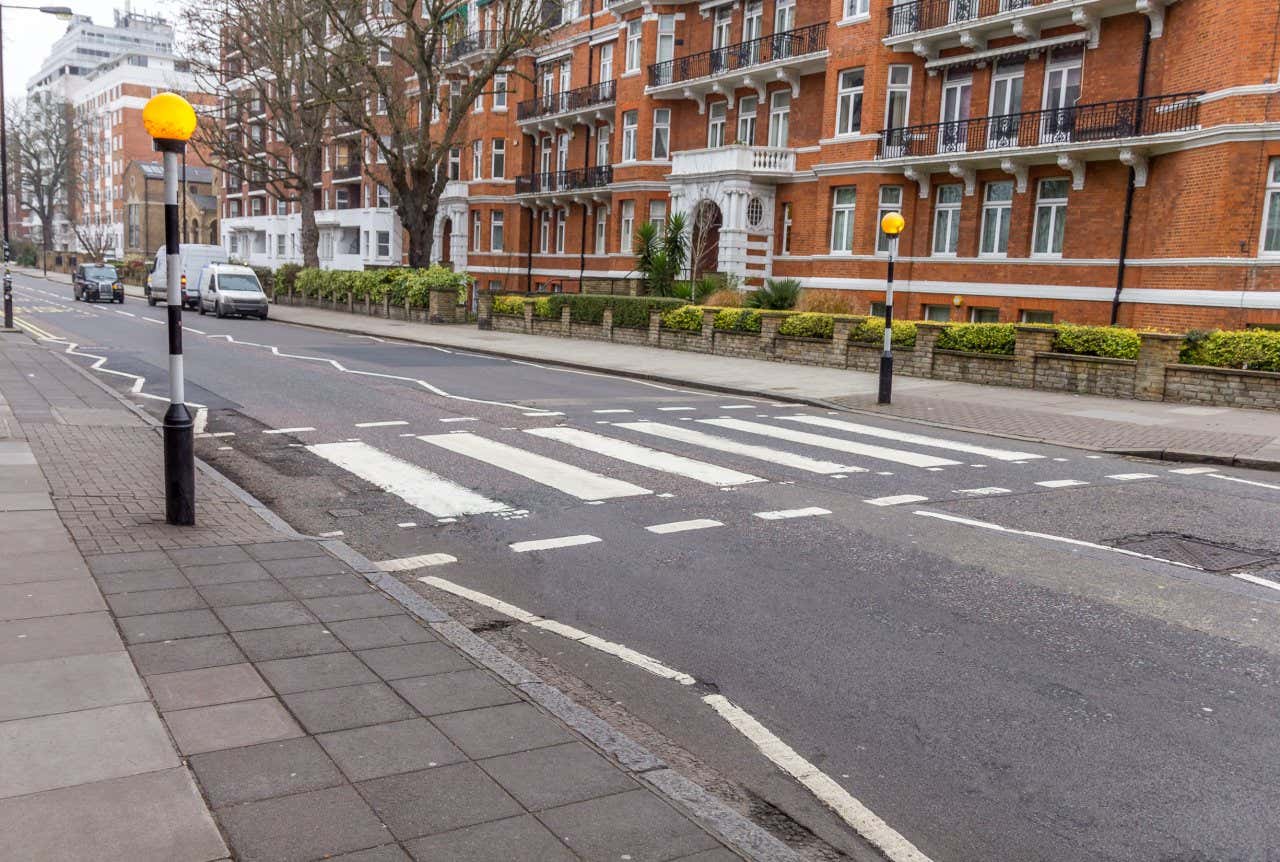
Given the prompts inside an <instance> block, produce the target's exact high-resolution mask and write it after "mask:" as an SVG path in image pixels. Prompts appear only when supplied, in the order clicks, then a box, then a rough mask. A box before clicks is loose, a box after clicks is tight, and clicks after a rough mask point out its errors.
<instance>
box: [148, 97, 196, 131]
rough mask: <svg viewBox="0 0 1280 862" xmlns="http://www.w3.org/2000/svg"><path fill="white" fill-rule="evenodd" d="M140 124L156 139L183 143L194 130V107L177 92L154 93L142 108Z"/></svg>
mask: <svg viewBox="0 0 1280 862" xmlns="http://www.w3.org/2000/svg"><path fill="white" fill-rule="evenodd" d="M142 125H144V126H145V127H146V129H147V134H148V135H150V136H151V137H153V138H155V139H156V140H157V141H181V142H183V143H185V142H187V141H189V140H190V139H191V135H192V133H194V132H195V130H196V109H195V108H193V107H191V103H190V102H188V101H187V100H186V99H184V98H182V97H181V96H179V95H178V94H177V93H156V94H155V95H154V96H152V97H151V99H150V100H149V101H148V102H147V104H146V106H145V107H143V109H142Z"/></svg>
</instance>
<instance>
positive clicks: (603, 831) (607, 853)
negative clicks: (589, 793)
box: [538, 790, 720, 862]
mask: <svg viewBox="0 0 1280 862" xmlns="http://www.w3.org/2000/svg"><path fill="white" fill-rule="evenodd" d="M538 819H539V820H541V821H542V822H543V823H544V824H545V825H546V826H547V828H548V829H550V830H551V831H552V833H553V834H555V835H556V836H557V837H558V838H560V839H561V840H562V841H564V843H566V844H568V845H569V848H570V849H572V850H573V851H574V852H575V853H577V854H578V855H579V856H581V857H582V858H583V859H586V860H589V862H605V860H610V862H612V860H616V859H620V858H622V856H623V855H626V856H627V857H628V858H630V859H632V860H634V862H658V860H663V859H675V858H678V857H680V856H687V855H689V854H691V853H695V852H697V851H700V850H710V849H712V848H715V847H718V846H720V845H719V842H718V841H716V840H715V839H714V838H712V837H711V836H710V835H709V834H707V833H706V832H704V831H702V830H701V829H699V828H698V827H697V826H695V825H694V824H693V823H692V822H690V821H689V820H688V819H686V818H685V817H684V816H683V815H681V814H679V813H678V812H677V811H676V810H675V809H673V808H672V807H671V806H669V805H667V804H666V803H664V802H662V801H661V800H660V799H658V797H657V796H655V795H653V794H652V793H650V792H648V791H647V790H635V791H632V792H631V793H619V794H617V795H615V796H605V797H602V798H599V799H591V800H588V801H586V802H575V803H573V804H572V805H566V806H563V807H561V808H553V809H551V810H550V811H544V812H542V813H540V814H539V815H538Z"/></svg>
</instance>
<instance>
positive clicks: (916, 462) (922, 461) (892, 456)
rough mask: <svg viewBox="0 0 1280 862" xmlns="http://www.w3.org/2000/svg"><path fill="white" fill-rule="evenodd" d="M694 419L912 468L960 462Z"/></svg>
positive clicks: (802, 433)
mask: <svg viewBox="0 0 1280 862" xmlns="http://www.w3.org/2000/svg"><path fill="white" fill-rule="evenodd" d="M698 421H699V422H700V423H702V424H704V425H715V426H716V427H717V428H728V429H729V430H731V431H745V432H747V433H749V434H761V435H763V436H765V437H774V438H776V439H778V440H788V441H790V442H792V443H802V444H804V445H806V446H819V447H822V448H824V449H835V450H836V451H838V452H848V453H849V454H850V455H862V456H864V457H866V458H875V459H878V460H880V461H893V462H895V463H898V464H907V465H909V466H912V467H951V466H954V465H956V464H959V463H960V462H959V461H951V460H949V459H947V458H939V457H937V456H936V455H920V454H917V453H915V452H904V451H903V450H901V449H888V448H886V447H883V446H873V445H871V444H869V443H855V442H854V441H852V440H843V439H840V438H838V437H827V436H825V435H823V434H810V433H809V432H808V431H796V430H795V429H792V428H779V427H777V426H774V425H765V424H763V423H761V422H749V421H744V420H742V419H699V420H698Z"/></svg>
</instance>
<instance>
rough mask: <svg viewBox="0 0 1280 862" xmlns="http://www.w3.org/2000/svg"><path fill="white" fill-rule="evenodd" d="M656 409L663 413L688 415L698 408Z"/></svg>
mask: <svg viewBox="0 0 1280 862" xmlns="http://www.w3.org/2000/svg"><path fill="white" fill-rule="evenodd" d="M658 409H659V410H661V411H663V412H664V413H688V412H690V411H692V410H697V409H698V408H697V407H659V408H658Z"/></svg>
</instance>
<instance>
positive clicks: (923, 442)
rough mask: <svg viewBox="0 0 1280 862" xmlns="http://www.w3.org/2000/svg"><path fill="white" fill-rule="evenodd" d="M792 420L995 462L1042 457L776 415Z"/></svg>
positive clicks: (840, 421) (851, 424)
mask: <svg viewBox="0 0 1280 862" xmlns="http://www.w3.org/2000/svg"><path fill="white" fill-rule="evenodd" d="M777 418H778V419H786V420H788V421H791V422H803V423H804V424H806V425H817V426H818V427H820V428H833V429H835V430H837V431H848V432H849V433H851V434H862V435H864V436H867V437H879V438H881V439H883V440H894V441H896V442H898V443H911V444H914V445H916V446H928V447H930V448H931V449H949V450H951V451H953V452H967V453H968V454H970V455H981V456H982V457H984V458H994V459H995V460H997V461H1030V460H1034V459H1036V458H1042V457H1044V456H1042V455H1036V454H1034V453H1032V452H1011V451H1009V450H1008V449H993V448H991V447H989V446H976V445H974V444H972V443H958V442H956V441H954V440H944V439H942V438H941V437H926V436H925V435H923V434H910V433H908V432H906V431H892V430H890V429H888V428H878V427H876V426H874V425H863V424H861V423H859V422H846V421H844V420H843V419H828V418H826V417H825V416H779V417H777Z"/></svg>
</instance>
